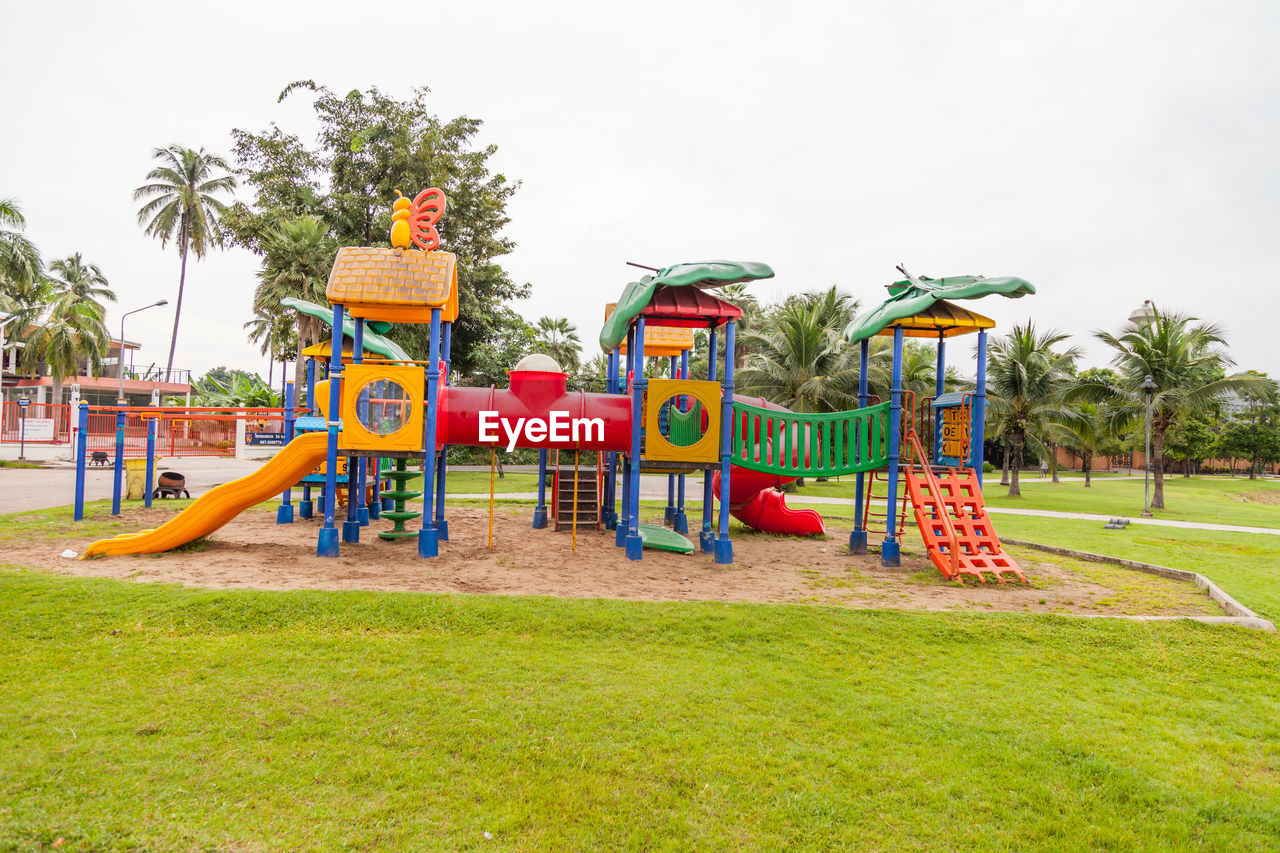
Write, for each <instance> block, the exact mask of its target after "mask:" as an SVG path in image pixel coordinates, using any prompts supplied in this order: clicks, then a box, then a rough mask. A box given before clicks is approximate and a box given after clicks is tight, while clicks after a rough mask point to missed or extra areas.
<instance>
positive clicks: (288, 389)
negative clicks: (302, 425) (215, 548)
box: [147, 382, 295, 524]
mask: <svg viewBox="0 0 1280 853" xmlns="http://www.w3.org/2000/svg"><path fill="white" fill-rule="evenodd" d="M294 402H295V401H294V388H293V383H292V382H289V383H286V384H285V386H284V440H285V444H288V443H289V442H291V441H293V408H294ZM150 479H151V477H150V475H148V476H147V480H148V482H149V481H150ZM292 499H293V491H292V490H291V489H285V490H284V494H283V495H281V496H280V506H278V507H276V524H292V523H293V503H292Z"/></svg>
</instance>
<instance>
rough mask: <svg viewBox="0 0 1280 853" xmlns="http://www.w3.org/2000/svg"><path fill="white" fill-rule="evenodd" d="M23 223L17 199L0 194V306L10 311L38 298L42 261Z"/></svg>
mask: <svg viewBox="0 0 1280 853" xmlns="http://www.w3.org/2000/svg"><path fill="white" fill-rule="evenodd" d="M26 224H27V221H26V219H25V218H24V217H23V215H22V209H21V208H20V207H19V206H18V202H17V201H15V200H14V199H11V198H0V310H4V311H6V312H9V313H13V314H17V313H21V312H23V311H25V310H29V309H30V308H31V307H33V305H35V304H39V303H40V301H41V300H40V298H39V296H38V294H37V293H36V291H38V290H39V288H40V284H41V275H42V272H43V269H44V265H43V263H42V261H41V260H40V252H39V250H38V249H36V247H35V244H34V243H32V242H31V241H30V240H28V239H27V238H26V237H24V236H23V235H22V229H23V228H25V227H26ZM19 325H23V324H22V323H21V322H20V323H19Z"/></svg>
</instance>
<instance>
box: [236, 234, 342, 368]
mask: <svg viewBox="0 0 1280 853" xmlns="http://www.w3.org/2000/svg"><path fill="white" fill-rule="evenodd" d="M262 251H263V259H262V269H261V271H259V272H258V288H257V290H256V291H254V294H253V312H254V319H253V320H250V321H249V322H248V323H246V324H245V328H247V329H249V330H250V335H249V337H250V340H253V341H266V342H267V343H266V344H265V345H264V350H263V352H264V354H265V353H266V351H267V350H268V349H270V348H271V344H275V351H276V352H279V351H281V349H282V346H281V344H287V343H288V340H287V336H286V337H282V335H283V334H284V331H283V327H282V325H281V324H282V322H283V324H284V326H286V327H293V326H294V325H295V324H296V328H297V350H298V352H299V353H301V352H302V350H304V349H306V348H307V347H309V346H311V345H312V344H318V343H320V339H321V337H322V335H323V333H324V327H323V323H321V321H319V320H317V319H316V318H314V317H311V316H308V315H306V314H303V313H302V312H301V311H287V310H284V309H282V308H281V306H280V301H281V300H282V299H286V298H288V297H293V298H294V299H301V300H303V301H306V302H315V303H318V304H321V305H324V304H327V303H328V299H327V298H326V297H325V288H326V286H327V284H328V281H329V270H330V269H331V268H332V266H333V258H334V253H335V252H336V251H337V247H336V246H335V245H334V241H333V239H332V238H331V237H330V236H329V231H328V228H326V227H325V225H324V223H322V222H321V221H320V220H319V219H317V218H315V217H314V216H303V217H300V218H298V219H291V220H286V221H284V222H281V223H280V224H279V225H277V226H275V227H274V228H272V229H271V230H269V231H268V232H267V234H266V236H265V237H264V238H263V240H262ZM260 323H261V324H262V329H263V330H265V329H267V328H270V329H272V333H271V334H272V335H273V336H274V338H273V337H271V336H268V337H265V338H264V337H263V334H262V333H260V332H258V329H259V324H260ZM335 337H336V338H337V340H338V343H339V346H340V345H341V343H342V336H341V335H340V334H339V335H335ZM305 381H306V362H305V361H304V360H303V359H302V358H301V356H299V357H298V359H297V360H296V362H295V364H294V385H293V387H294V388H295V389H301V388H302V387H303V384H304V383H305Z"/></svg>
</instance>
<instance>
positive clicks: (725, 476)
mask: <svg viewBox="0 0 1280 853" xmlns="http://www.w3.org/2000/svg"><path fill="white" fill-rule="evenodd" d="M733 326H734V323H733V321H732V320H730V321H729V322H728V324H727V325H726V326H725V327H724V383H723V385H722V387H723V389H724V402H723V403H722V404H721V409H720V535H719V536H718V537H716V541H715V545H714V546H713V551H712V553H713V555H714V559H715V561H716V562H717V563H719V564H721V565H728V564H729V563H732V562H733V540H731V539H730V538H729V459H730V458H731V456H732V455H733V433H732V430H733Z"/></svg>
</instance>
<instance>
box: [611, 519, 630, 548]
mask: <svg viewBox="0 0 1280 853" xmlns="http://www.w3.org/2000/svg"><path fill="white" fill-rule="evenodd" d="M613 533H614V535H613V544H614V545H617V546H618V547H619V548H621V547H622V546H623V545H626V544H627V528H626V527H624V526H622V525H621V524H619V525H618V526H617V527H615V528H614V529H613Z"/></svg>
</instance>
